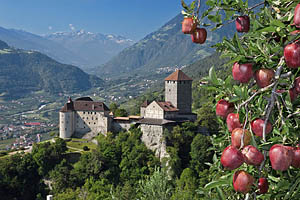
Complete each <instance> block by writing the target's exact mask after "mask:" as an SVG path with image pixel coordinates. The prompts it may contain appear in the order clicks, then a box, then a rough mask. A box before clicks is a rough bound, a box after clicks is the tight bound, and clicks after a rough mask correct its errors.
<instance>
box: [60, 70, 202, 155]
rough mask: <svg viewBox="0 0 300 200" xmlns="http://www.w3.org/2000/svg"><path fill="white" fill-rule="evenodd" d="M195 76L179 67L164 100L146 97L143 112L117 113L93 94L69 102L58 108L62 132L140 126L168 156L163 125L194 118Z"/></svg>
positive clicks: (88, 134)
mask: <svg viewBox="0 0 300 200" xmlns="http://www.w3.org/2000/svg"><path fill="white" fill-rule="evenodd" d="M192 81H193V80H192V79H191V78H189V77H188V76H187V75H186V74H184V73H183V72H182V71H181V70H177V71H175V72H174V73H172V74H171V75H169V76H168V77H167V78H165V101H164V102H158V101H153V102H151V103H150V102H148V101H145V102H144V103H143V104H142V105H141V107H140V116H129V117H114V116H113V114H111V113H110V110H109V108H108V107H107V106H106V105H105V104H104V103H103V102H94V101H93V100H92V99H91V98H90V97H82V98H78V99H76V100H75V101H72V99H71V98H69V100H68V102H67V103H66V104H65V105H64V106H63V108H62V109H61V110H60V112H59V135H60V137H61V138H71V137H83V138H92V137H94V136H96V135H97V134H98V133H102V134H106V133H107V132H109V131H111V132H118V131H121V130H122V129H126V130H128V129H129V128H130V126H132V125H135V126H137V127H140V128H141V130H142V132H143V135H142V138H141V139H142V141H143V142H144V143H145V145H146V146H147V147H148V148H149V149H151V150H153V151H155V154H156V156H157V157H159V158H163V157H167V156H168V155H167V153H166V143H165V140H164V139H163V131H164V129H168V130H169V131H172V129H173V127H174V126H176V125H178V124H181V123H183V122H187V121H195V120H196V118H197V115H196V114H194V113H192V110H191V108H192Z"/></svg>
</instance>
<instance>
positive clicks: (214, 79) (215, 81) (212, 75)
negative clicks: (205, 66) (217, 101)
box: [209, 67, 219, 85]
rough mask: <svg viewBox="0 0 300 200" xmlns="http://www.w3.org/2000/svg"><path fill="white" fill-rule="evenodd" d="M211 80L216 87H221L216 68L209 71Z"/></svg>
mask: <svg viewBox="0 0 300 200" xmlns="http://www.w3.org/2000/svg"><path fill="white" fill-rule="evenodd" d="M209 78H210V81H211V82H212V83H213V84H214V85H219V81H218V78H217V74H216V71H215V69H214V67H211V68H210V70H209Z"/></svg>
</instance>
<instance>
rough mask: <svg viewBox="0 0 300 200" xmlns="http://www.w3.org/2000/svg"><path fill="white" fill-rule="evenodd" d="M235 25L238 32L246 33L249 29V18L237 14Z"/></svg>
mask: <svg viewBox="0 0 300 200" xmlns="http://www.w3.org/2000/svg"><path fill="white" fill-rule="evenodd" d="M235 27H236V30H237V31H238V32H244V33H247V32H248V31H249V29H250V19H249V17H248V16H247V15H244V16H239V17H237V18H236V20H235Z"/></svg>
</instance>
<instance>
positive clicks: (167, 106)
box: [157, 101, 179, 112]
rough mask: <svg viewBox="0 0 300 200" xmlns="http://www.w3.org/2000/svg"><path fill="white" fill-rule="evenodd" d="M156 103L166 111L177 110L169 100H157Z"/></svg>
mask: <svg viewBox="0 0 300 200" xmlns="http://www.w3.org/2000/svg"><path fill="white" fill-rule="evenodd" d="M157 103H158V105H159V106H160V107H161V108H162V109H163V110H164V111H166V112H176V111H179V110H178V109H177V108H176V107H175V106H173V104H172V103H171V102H169V101H167V102H157Z"/></svg>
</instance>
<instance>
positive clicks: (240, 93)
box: [233, 85, 243, 98]
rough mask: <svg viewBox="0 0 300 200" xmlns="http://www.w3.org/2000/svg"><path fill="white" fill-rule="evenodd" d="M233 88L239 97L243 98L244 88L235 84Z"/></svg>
mask: <svg viewBox="0 0 300 200" xmlns="http://www.w3.org/2000/svg"><path fill="white" fill-rule="evenodd" d="M233 89H234V94H236V96H238V97H240V98H243V92H242V88H240V87H239V86H237V85H234V86H233Z"/></svg>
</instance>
